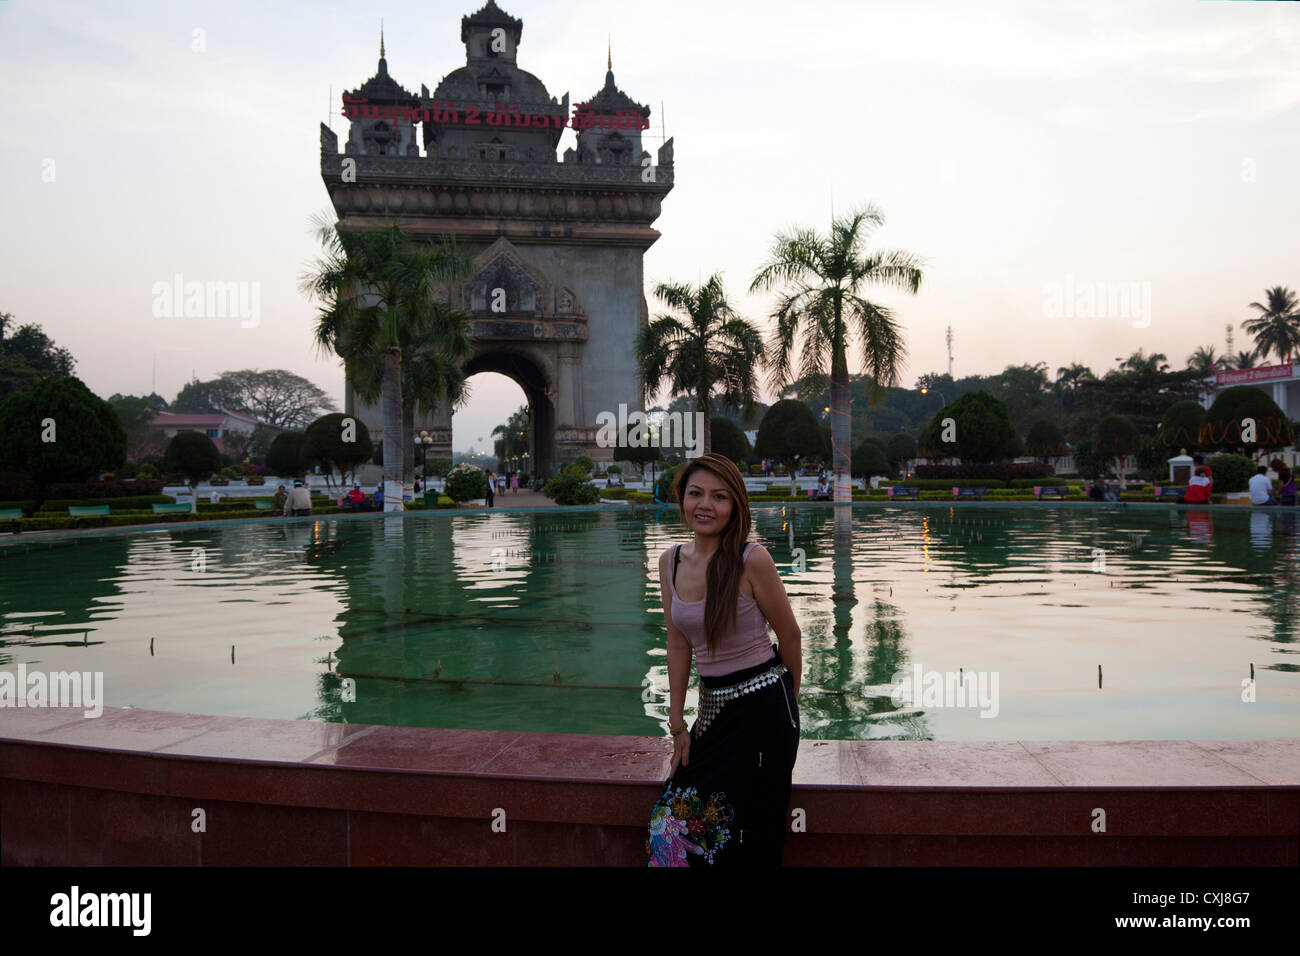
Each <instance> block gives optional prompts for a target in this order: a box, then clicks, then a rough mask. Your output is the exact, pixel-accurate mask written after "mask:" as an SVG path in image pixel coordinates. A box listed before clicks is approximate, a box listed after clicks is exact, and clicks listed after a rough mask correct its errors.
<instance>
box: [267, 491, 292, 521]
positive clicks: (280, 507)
mask: <svg viewBox="0 0 1300 956" xmlns="http://www.w3.org/2000/svg"><path fill="white" fill-rule="evenodd" d="M288 498H289V489H287V488H285V486H284V485H281V486H280V487H279V488H277V489H275V497H274V498H272V499H271V500H272V501H273V502H274V504H275V510H276V511H278V512H280V514H282V515H283V514H284V503H285V501H286V500H288Z"/></svg>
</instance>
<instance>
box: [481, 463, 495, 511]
mask: <svg viewBox="0 0 1300 956" xmlns="http://www.w3.org/2000/svg"><path fill="white" fill-rule="evenodd" d="M483 477H484V478H486V479H487V506H488V507H489V508H491V507H492V503H493V501H495V500H496V496H497V493H496V482H495V481H494V480H493V479H492V472H491V471H487V472H484V474H483Z"/></svg>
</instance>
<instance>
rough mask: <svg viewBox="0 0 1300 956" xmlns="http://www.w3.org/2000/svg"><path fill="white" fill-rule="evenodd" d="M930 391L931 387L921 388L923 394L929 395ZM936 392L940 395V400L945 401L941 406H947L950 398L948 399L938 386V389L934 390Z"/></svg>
mask: <svg viewBox="0 0 1300 956" xmlns="http://www.w3.org/2000/svg"><path fill="white" fill-rule="evenodd" d="M929 392H930V389H928V388H923V389H921V394H922V395H928V394H929ZM934 393H935V394H936V395H938V396H939V401H941V402H943V405H942V406H940V407H947V405H948V399H946V398H944V397H943V392H941V391H939V390H938V389H937V388H936V389H935V390H934Z"/></svg>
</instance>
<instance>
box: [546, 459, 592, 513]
mask: <svg viewBox="0 0 1300 956" xmlns="http://www.w3.org/2000/svg"><path fill="white" fill-rule="evenodd" d="M584 457H585V456H584ZM580 461H581V459H579V461H576V462H574V463H573V464H572V465H565V466H564V468H563V469H561V471H560V473H559V474H558V475H552V476H551V477H550V478H549V479H548V480H547V482H546V484H545V485H544V486H543V487H542V494H544V495H546V497H548V498H550V499H551V500H552V501H554V502H555V503H556V504H557V505H594V504H596V503H597V502H599V501H600V492H599V491H598V490H597V488H596V486H595V485H593V484H592V483H591V481H590V480H589V479H588V477H587V476H588V475H589V474H590V472H589V471H587V470H586V469H585V468H583V466H582V465H581V464H580Z"/></svg>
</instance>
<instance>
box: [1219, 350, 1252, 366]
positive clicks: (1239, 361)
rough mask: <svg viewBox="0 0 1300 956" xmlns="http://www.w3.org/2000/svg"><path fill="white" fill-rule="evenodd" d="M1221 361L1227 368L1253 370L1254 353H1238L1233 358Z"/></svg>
mask: <svg viewBox="0 0 1300 956" xmlns="http://www.w3.org/2000/svg"><path fill="white" fill-rule="evenodd" d="M1223 361H1224V363H1225V364H1226V365H1227V367H1228V368H1233V369H1243V368H1254V366H1255V353H1254V352H1238V353H1237V354H1236V355H1235V356H1230V357H1228V358H1226V359H1224V360H1223Z"/></svg>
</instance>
